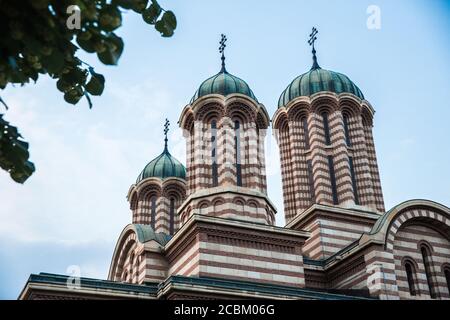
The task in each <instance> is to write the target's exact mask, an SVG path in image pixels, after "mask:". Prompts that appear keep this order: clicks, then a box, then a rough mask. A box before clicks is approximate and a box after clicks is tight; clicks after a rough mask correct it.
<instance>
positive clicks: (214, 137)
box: [211, 120, 219, 187]
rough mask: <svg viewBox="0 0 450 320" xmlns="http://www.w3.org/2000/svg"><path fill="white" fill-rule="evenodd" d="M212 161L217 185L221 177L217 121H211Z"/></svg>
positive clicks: (215, 184) (213, 183)
mask: <svg viewBox="0 0 450 320" xmlns="http://www.w3.org/2000/svg"><path fill="white" fill-rule="evenodd" d="M211 161H212V185H213V187H217V186H218V184H219V178H218V173H217V122H216V120H213V121H211Z"/></svg>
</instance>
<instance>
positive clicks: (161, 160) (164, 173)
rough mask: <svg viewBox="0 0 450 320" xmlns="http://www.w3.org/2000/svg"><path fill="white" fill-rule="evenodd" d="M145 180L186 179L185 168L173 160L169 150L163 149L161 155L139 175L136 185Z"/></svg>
mask: <svg viewBox="0 0 450 320" xmlns="http://www.w3.org/2000/svg"><path fill="white" fill-rule="evenodd" d="M146 178H160V179H166V178H180V179H186V168H185V167H184V165H183V164H181V162H180V161H178V160H177V159H175V158H174V157H173V156H172V155H171V154H170V153H169V150H168V149H167V147H166V148H164V151H163V153H161V154H160V155H159V156H157V157H156V158H155V159H153V160H152V161H150V162H149V163H148V164H147V165H146V166H145V168H144V170H142V172H141V173H140V174H139V176H138V178H137V180H136V183H139V182H140V181H142V180H144V179H146Z"/></svg>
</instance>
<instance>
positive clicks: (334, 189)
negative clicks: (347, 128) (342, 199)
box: [328, 156, 339, 204]
mask: <svg viewBox="0 0 450 320" xmlns="http://www.w3.org/2000/svg"><path fill="white" fill-rule="evenodd" d="M328 171H329V173H330V182H331V193H332V195H333V203H334V204H339V199H338V195H337V186H336V175H335V173H334V162H333V156H328Z"/></svg>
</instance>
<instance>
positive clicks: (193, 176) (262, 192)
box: [178, 95, 275, 224]
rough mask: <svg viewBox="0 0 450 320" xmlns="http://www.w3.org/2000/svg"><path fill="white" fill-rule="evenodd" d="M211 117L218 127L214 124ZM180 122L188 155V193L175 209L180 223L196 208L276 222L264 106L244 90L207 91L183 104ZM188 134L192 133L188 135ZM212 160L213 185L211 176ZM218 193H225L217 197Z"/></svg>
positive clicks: (256, 220)
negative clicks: (268, 176)
mask: <svg viewBox="0 0 450 320" xmlns="http://www.w3.org/2000/svg"><path fill="white" fill-rule="evenodd" d="M214 121H215V123H216V129H212V124H213V122H214ZM236 121H238V122H239V131H238V133H239V136H238V137H236V134H237V131H236V128H235V122H236ZM179 124H180V127H181V128H182V129H183V130H184V135H185V137H186V144H187V146H186V150H187V152H188V154H187V157H186V158H187V159H190V160H189V161H188V162H187V172H188V175H187V180H188V181H187V185H188V186H189V190H188V195H189V197H188V198H187V200H186V201H185V202H184V203H183V205H182V207H183V208H182V209H179V212H178V214H179V216H180V224H183V223H184V222H185V221H187V219H189V217H190V216H191V215H192V214H194V213H201V214H207V215H212V216H215V217H222V218H232V219H241V220H246V221H253V222H256V223H264V224H272V223H274V220H275V219H274V217H273V215H274V214H275V208H274V207H273V205H271V204H270V201H269V200H268V199H267V186H266V173H265V161H264V139H265V134H266V129H267V127H268V125H269V118H268V116H267V112H266V111H265V108H264V106H263V105H261V104H259V103H257V102H256V101H254V100H252V99H251V98H248V97H244V96H242V95H229V96H227V97H222V96H218V95H208V96H205V97H202V98H200V99H198V100H196V101H195V102H194V103H193V104H192V105H188V106H186V107H185V108H184V110H183V112H182V114H181V117H180V121H179ZM191 127H193V129H192V128H191ZM190 133H193V134H194V137H187V135H189V134H190ZM213 136H214V137H215V141H214V142H213V141H212V139H211V138H212V137H213ZM236 138H237V141H239V142H238V144H237V143H236ZM237 147H238V148H237ZM213 150H215V158H214V157H213V156H212V154H213V152H212V151H213ZM237 151H238V152H239V156H238V154H237ZM214 159H215V161H216V164H217V185H215V181H214V176H213V171H214ZM237 162H238V163H237ZM238 168H240V172H241V174H240V177H241V185H239V183H238ZM236 188H237V189H236ZM230 189H233V190H234V191H233V192H230V191H229V190H230ZM205 190H208V191H205ZM250 191H251V192H250ZM220 192H222V193H223V194H222V195H220V196H219V195H218V193H220ZM240 193H242V196H241V195H240ZM212 194H214V195H215V196H211V195H212Z"/></svg>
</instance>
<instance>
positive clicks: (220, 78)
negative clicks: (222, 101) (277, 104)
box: [190, 67, 258, 103]
mask: <svg viewBox="0 0 450 320" xmlns="http://www.w3.org/2000/svg"><path fill="white" fill-rule="evenodd" d="M233 93H241V94H245V95H246V96H249V97H250V98H252V99H253V100H255V101H258V100H257V99H256V97H255V95H254V94H253V91H252V90H251V89H250V87H249V86H248V84H247V83H246V82H245V81H244V80H242V79H241V78H238V77H236V76H234V75H232V74H231V73H229V72H228V71H227V70H226V69H225V67H222V70H220V72H219V73H218V74H216V75H214V76H212V77H211V78H208V79H206V80H205V81H203V83H202V84H201V85H200V87H199V88H198V90H197V91H196V92H195V94H194V96H193V97H192V99H191V102H190V103H193V102H194V101H195V100H197V99H198V98H200V97H203V96H206V95H207V94H221V95H223V96H227V95H229V94H233Z"/></svg>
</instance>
